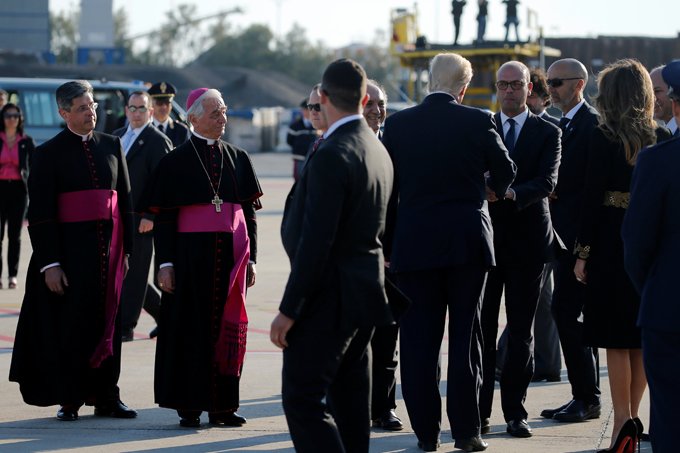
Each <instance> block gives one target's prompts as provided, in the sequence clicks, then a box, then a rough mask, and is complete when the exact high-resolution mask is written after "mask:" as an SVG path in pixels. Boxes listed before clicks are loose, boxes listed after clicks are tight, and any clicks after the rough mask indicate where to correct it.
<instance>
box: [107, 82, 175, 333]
mask: <svg viewBox="0 0 680 453" xmlns="http://www.w3.org/2000/svg"><path fill="white" fill-rule="evenodd" d="M152 113H153V108H152V107H151V98H150V97H149V94H148V93H146V92H144V91H135V92H133V93H131V94H130V96H129V98H128V102H127V105H126V106H125V115H126V116H127V120H128V126H127V127H125V128H121V129H117V130H115V131H113V135H116V136H118V137H121V142H122V145H123V152H124V153H125V160H126V162H127V166H128V173H129V175H130V188H131V190H132V203H133V207H134V208H135V212H139V211H140V210H139V207H140V206H139V205H140V200H141V199H142V194H143V193H144V190H145V189H146V186H147V184H148V182H149V180H150V179H151V175H152V174H153V172H154V170H155V169H156V167H157V166H158V163H159V162H160V160H161V159H162V158H163V156H165V155H166V154H167V153H168V152H169V151H170V150H172V148H173V146H172V142H171V141H170V139H169V138H168V137H166V136H165V135H164V134H162V133H161V132H160V131H159V130H158V129H156V128H155V127H154V126H153V125H152V124H151V123H150V119H151V115H152ZM134 227H135V239H134V242H135V254H134V255H132V258H131V259H130V271H129V272H128V275H127V276H126V278H125V281H124V282H123V293H122V295H121V312H122V313H121V335H122V339H123V341H132V340H133V334H134V329H135V327H136V326H137V321H138V320H139V315H140V313H141V311H142V306H144V308H145V310H146V311H147V312H148V313H149V314H150V315H151V316H152V317H153V318H154V320H155V321H156V323H158V317H159V315H160V303H158V304H147V303H145V302H146V301H147V300H148V299H152V300H153V298H154V296H155V298H158V295H157V294H155V295H153V296H152V297H149V298H147V292H148V291H155V289H154V288H153V287H152V286H151V285H150V284H149V283H148V282H149V266H150V265H151V257H152V255H153V215H152V214H148V213H147V214H143V215H142V214H135V225H134ZM159 302H160V301H159Z"/></svg>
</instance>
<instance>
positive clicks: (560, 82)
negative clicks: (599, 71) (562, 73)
mask: <svg viewBox="0 0 680 453" xmlns="http://www.w3.org/2000/svg"><path fill="white" fill-rule="evenodd" d="M565 80H583V77H567V78H566V79H558V78H554V79H548V80H546V82H547V83H548V86H549V87H553V88H557V87H561V86H562V85H564V81H565Z"/></svg>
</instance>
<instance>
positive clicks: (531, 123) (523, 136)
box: [510, 112, 538, 157]
mask: <svg viewBox="0 0 680 453" xmlns="http://www.w3.org/2000/svg"><path fill="white" fill-rule="evenodd" d="M537 121H538V119H537V118H536V116H535V115H534V114H533V113H531V112H529V115H528V116H527V119H526V121H524V125H523V126H522V129H521V130H520V131H519V137H517V141H516V142H515V149H514V150H513V152H512V154H511V155H510V156H511V157H512V156H513V155H516V154H517V153H518V152H520V151H518V150H520V149H522V147H523V146H524V143H525V142H526V141H527V140H531V135H532V134H533V128H534V127H536V123H537Z"/></svg>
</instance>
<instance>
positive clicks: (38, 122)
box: [19, 90, 64, 127]
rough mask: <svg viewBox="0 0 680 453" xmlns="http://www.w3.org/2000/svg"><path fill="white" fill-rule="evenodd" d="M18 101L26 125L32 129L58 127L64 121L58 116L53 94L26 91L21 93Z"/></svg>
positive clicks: (49, 92)
mask: <svg viewBox="0 0 680 453" xmlns="http://www.w3.org/2000/svg"><path fill="white" fill-rule="evenodd" d="M19 101H20V105H21V106H22V108H23V111H24V120H25V123H26V124H30V125H31V126H33V127H60V126H61V124H62V123H63V121H64V120H63V119H62V118H61V116H59V111H58V109H57V104H56V102H55V101H54V93H53V92H51V91H31V90H26V91H24V92H22V94H21V98H20V99H19Z"/></svg>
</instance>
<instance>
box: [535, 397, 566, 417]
mask: <svg viewBox="0 0 680 453" xmlns="http://www.w3.org/2000/svg"><path fill="white" fill-rule="evenodd" d="M572 401H574V400H571V401H569V402H568V403H567V404H563V405H562V406H560V407H558V408H556V409H543V410H542V411H541V417H543V418H553V417H554V416H555V414H556V413H558V412H561V411H563V410H564V409H566V408H567V406H569V405H570V404H571V402H572Z"/></svg>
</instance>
